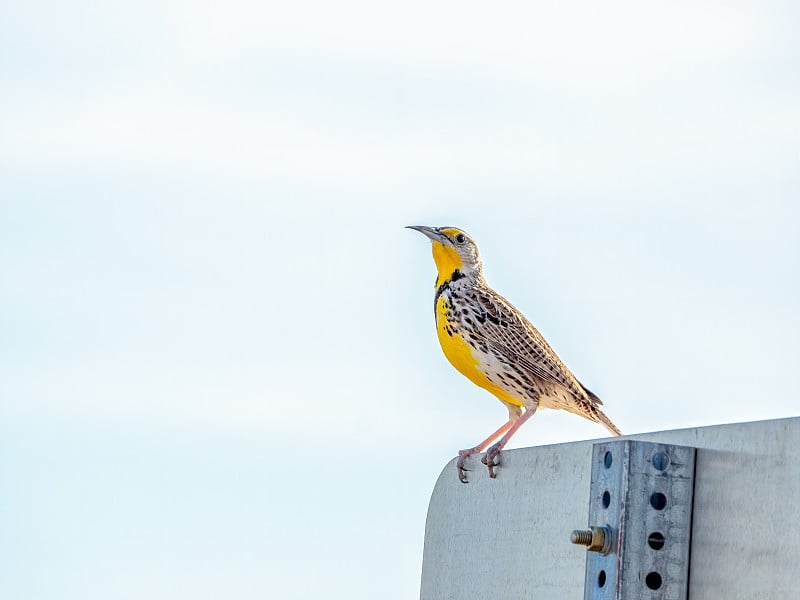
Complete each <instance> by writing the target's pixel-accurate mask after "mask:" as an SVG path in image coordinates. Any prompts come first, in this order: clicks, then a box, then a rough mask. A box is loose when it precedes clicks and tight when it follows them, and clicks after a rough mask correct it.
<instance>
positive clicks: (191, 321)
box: [0, 0, 800, 600]
mask: <svg viewBox="0 0 800 600" xmlns="http://www.w3.org/2000/svg"><path fill="white" fill-rule="evenodd" d="M7 4H8V3H7ZM798 17H800V9H798V5H797V3H792V2H774V1H768V2H761V3H730V2H721V1H720V2H699V3H698V2H673V3H661V4H653V3H649V4H643V3H641V2H611V3H605V4H603V5H602V6H601V5H599V4H597V3H591V2H574V1H567V2H537V3H523V2H501V3H487V2H471V1H467V2H464V1H461V2H413V1H412V2H405V3H402V4H388V3H376V2H354V1H349V0H344V1H343V2H336V3H330V2H293V3H281V4H278V3H274V2H272V3H270V2H267V3H264V2H252V3H248V2H238V1H235V0H234V1H231V2H227V3H225V4H224V5H223V4H220V3H218V2H208V1H205V0H200V1H199V2H198V1H195V2H175V1H172V0H166V1H165V0H162V1H160V2H152V1H150V0H141V1H139V2H118V1H117V2H115V1H111V2H66V3H65V2H52V1H47V0H44V1H35V0H34V1H27V2H17V3H14V4H13V6H12V5H11V4H8V5H7V6H5V7H3V8H2V9H0V56H2V57H3V58H2V60H0V498H2V500H0V597H2V598H8V599H13V598H25V599H28V600H45V599H46V600H51V599H52V600H72V599H75V600H79V599H80V600H95V599H97V600H100V599H102V600H109V599H115V600H116V599H137V600H138V599H141V598H151V599H161V598H163V599H168V598H169V599H173V598H193V599H198V600H199V599H218V598H241V599H245V598H289V599H291V598H332V599H338V598H341V599H348V600H352V599H372V598H376V597H380V598H386V599H389V600H392V599H395V598H396V599H398V600H399V599H401V598H403V599H405V598H409V597H415V596H416V595H417V594H418V589H419V575H420V568H421V560H422V543H423V533H424V519H425V512H426V509H427V503H428V499H429V495H430V493H431V491H432V488H433V485H434V483H435V480H436V478H437V476H438V475H439V472H440V471H441V469H442V468H443V466H444V465H445V464H446V463H447V461H449V460H450V459H451V458H452V457H453V456H454V455H455V453H456V451H457V450H458V449H460V448H465V447H469V446H472V445H474V444H475V443H476V442H478V441H479V440H481V439H483V438H484V437H485V436H486V435H487V434H488V433H489V432H490V431H493V430H494V429H495V428H496V427H498V426H499V425H500V424H501V423H502V422H503V421H504V419H505V418H506V411H505V409H504V408H503V407H502V405H501V404H500V403H499V402H498V401H497V400H495V399H494V398H493V397H491V396H490V395H488V394H487V393H486V392H484V391H482V390H480V389H478V388H476V387H474V386H472V385H471V384H470V383H469V382H467V381H466V380H465V379H463V378H462V377H461V376H460V375H459V374H458V373H456V372H455V371H454V370H453V369H452V368H451V367H450V366H449V365H448V364H447V363H446V361H445V359H444V358H443V357H442V355H441V352H440V350H439V348H438V344H437V342H436V337H435V331H434V325H433V311H432V300H433V281H434V274H435V272H434V265H433V261H432V259H431V256H430V247H429V246H430V245H429V242H428V240H427V239H425V238H424V237H423V236H421V235H419V234H418V233H416V232H413V231H409V230H405V229H403V226H404V225H409V224H420V225H456V226H459V227H462V228H464V229H466V230H467V231H468V232H470V234H472V235H473V237H474V238H475V239H476V240H477V241H478V243H479V245H480V247H481V250H482V254H483V258H484V262H485V266H486V275H487V278H488V280H489V282H490V284H492V285H493V286H494V287H495V289H497V290H498V291H499V292H500V293H502V294H503V295H504V296H506V297H507V298H508V299H510V300H511V301H512V302H513V303H514V304H516V305H517V306H518V307H519V308H520V309H522V310H523V311H524V312H525V313H526V315H527V316H528V317H529V319H530V320H531V321H533V323H534V324H536V325H537V326H538V327H539V329H540V330H541V331H542V333H543V334H544V335H545V336H546V337H547V338H548V340H549V341H550V342H551V345H552V346H553V347H554V348H555V350H556V351H557V352H558V353H559V354H560V356H561V358H562V359H563V360H564V361H565V362H566V363H567V364H568V365H569V366H570V367H571V368H572V370H573V371H574V372H575V373H576V375H577V376H578V377H579V378H580V379H581V380H582V381H583V382H584V383H585V384H586V385H587V386H588V387H590V388H591V389H592V390H593V391H594V392H596V393H597V394H598V395H599V396H600V397H601V398H603V399H604V402H605V408H606V412H607V413H608V415H609V416H610V417H611V418H612V419H613V420H614V421H615V422H616V423H617V424H618V425H619V426H620V427H621V428H622V430H623V431H625V432H630V433H635V432H644V431H656V430H662V429H670V428H678V427H691V426H699V425H708V424H714V423H724V422H732V421H747V420H756V419H763V418H775V417H785V416H792V415H797V414H798V408H797V406H798V402H797V392H796V386H797V381H796V379H797V364H798V359H799V358H800V355H799V353H798V345H797V339H798V336H799V335H800V318H799V317H798V302H797V298H798V293H800V285H798V266H800V265H799V263H800V237H799V236H798V233H800V231H799V229H800V225H799V224H800V221H798V197H799V196H800V168H799V167H800V164H799V162H800V42H798V37H797V23H798ZM603 436H605V431H604V429H603V428H602V427H600V426H597V425H594V424H592V423H589V422H586V421H583V420H581V419H579V418H577V417H575V416H572V415H566V414H558V413H552V412H550V413H548V412H544V413H543V414H541V415H537V416H536V417H535V418H534V419H532V420H531V421H530V422H528V423H527V424H526V426H525V427H524V428H523V429H522V430H521V431H520V433H519V434H518V435H517V436H516V437H515V438H514V440H513V443H512V444H511V447H520V446H529V445H536V444H543V443H561V442H568V441H573V440H578V439H589V438H593V437H603ZM483 475H484V473H483V472H482V471H480V472H477V473H476V476H483ZM452 476H453V477H455V476H456V474H455V472H453V473H452Z"/></svg>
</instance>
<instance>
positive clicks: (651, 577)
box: [644, 571, 662, 590]
mask: <svg viewBox="0 0 800 600" xmlns="http://www.w3.org/2000/svg"><path fill="white" fill-rule="evenodd" d="M644 582H645V583H646V584H647V587H649V588H650V589H651V590H657V589H658V588H660V587H661V583H662V579H661V574H660V573H656V572H655V571H650V572H649V573H648V574H647V576H646V577H645V578H644Z"/></svg>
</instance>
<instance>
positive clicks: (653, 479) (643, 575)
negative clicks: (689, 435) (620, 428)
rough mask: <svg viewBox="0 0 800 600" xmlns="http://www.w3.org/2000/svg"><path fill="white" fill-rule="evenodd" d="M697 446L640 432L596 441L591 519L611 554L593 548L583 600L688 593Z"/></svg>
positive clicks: (679, 599)
mask: <svg viewBox="0 0 800 600" xmlns="http://www.w3.org/2000/svg"><path fill="white" fill-rule="evenodd" d="M694 466H695V449H694V448H690V447H687V446H676V445H674V444H658V443H653V442H644V441H639V440H614V441H610V442H601V443H599V444H595V446H594V447H593V449H592V475H591V486H590V490H589V494H588V502H589V524H590V525H593V526H600V527H603V526H608V530H609V531H610V533H611V535H610V536H609V537H610V538H611V541H612V543H611V547H610V548H609V552H608V553H607V554H601V553H599V552H587V554H586V577H585V580H584V596H583V597H584V600H641V599H644V598H658V599H659V600H686V594H687V592H688V586H689V542H690V535H691V525H692V495H693V488H694Z"/></svg>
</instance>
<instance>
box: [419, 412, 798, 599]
mask: <svg viewBox="0 0 800 600" xmlns="http://www.w3.org/2000/svg"><path fill="white" fill-rule="evenodd" d="M626 439H636V440H648V441H654V442H662V443H668V444H678V445H684V446H693V447H696V448H697V449H698V450H697V459H696V463H695V464H696V471H695V489H694V515H693V522H692V550H691V552H692V555H691V563H690V580H689V597H690V598H691V600H719V599H725V600H766V599H770V600H782V599H785V598H786V599H788V598H796V597H797V584H796V571H797V565H798V564H800V500H799V499H800V418H792V419H781V420H775V421H760V422H755V423H739V424H732V425H719V426H714V427H703V428H698V429H682V430H676V431H664V432H658V433H647V434H641V435H635V436H628V437H627V438H626ZM594 443H596V440H595V441H583V442H574V443H570V444H560V445H556V446H540V447H535V448H523V449H520V450H510V451H506V452H504V453H503V463H502V467H501V468H500V469H498V476H497V479H494V480H490V479H489V478H488V477H486V476H485V473H484V472H483V471H478V470H477V467H478V466H480V465H479V463H478V459H477V458H475V457H473V458H472V459H471V461H470V465H471V466H472V467H474V468H476V471H473V473H472V477H471V480H472V482H471V483H469V484H467V485H464V484H462V483H460V482H459V481H458V478H457V477H456V474H455V464H454V461H451V462H450V463H449V464H448V465H447V466H446V467H445V468H444V469H443V471H442V474H441V475H440V477H439V480H438V481H437V483H436V486H435V488H434V491H433V495H432V498H431V502H430V506H429V508H428V519H427V522H426V525H425V550H424V557H423V567H422V585H421V593H420V597H421V598H422V599H423V600H493V599H507V600H515V599H520V600H521V599H523V598H524V599H530V598H537V599H543V600H561V599H569V600H580V599H581V598H583V584H584V565H585V560H586V556H585V555H586V551H585V550H584V549H582V548H581V547H579V546H574V545H573V544H571V543H570V541H569V533H570V531H572V530H573V529H576V528H580V527H583V526H585V525H586V514H587V490H588V489H589V484H590V474H591V453H592V445H593V444H594Z"/></svg>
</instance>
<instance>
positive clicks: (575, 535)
mask: <svg viewBox="0 0 800 600" xmlns="http://www.w3.org/2000/svg"><path fill="white" fill-rule="evenodd" d="M570 541H571V542H572V543H573V544H577V545H579V546H586V549H587V550H588V551H589V552H600V553H601V554H608V553H609V552H610V551H611V541H612V539H611V527H610V526H608V525H605V526H604V527H589V528H588V529H576V530H575V531H573V532H572V534H571V535H570Z"/></svg>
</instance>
